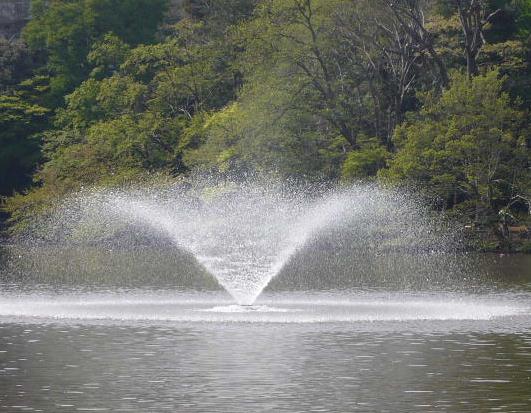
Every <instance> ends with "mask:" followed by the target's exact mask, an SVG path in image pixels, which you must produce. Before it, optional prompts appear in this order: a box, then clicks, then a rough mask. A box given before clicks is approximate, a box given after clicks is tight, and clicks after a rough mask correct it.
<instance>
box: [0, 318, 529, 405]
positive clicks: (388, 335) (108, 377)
mask: <svg viewBox="0 0 531 413" xmlns="http://www.w3.org/2000/svg"><path fill="white" fill-rule="evenodd" d="M410 327H411V328H408V327H406V328H403V329H402V331H394V332H393V331H389V332H385V331H378V329H376V330H375V331H356V330H355V329H352V330H351V329H349V326H348V325H341V326H337V325H335V326H334V325H327V324H324V325H323V324H317V325H316V324H311V325H307V324H303V325H296V326H293V325H290V326H287V325H275V324H208V325H197V324H196V325H193V324H192V325H188V326H186V325H183V326H158V327H153V326H150V325H148V324H146V325H137V326H118V325H115V326H105V325H92V326H87V325H79V324H78V325H75V324H73V325H53V324H50V325H45V324H36V325H20V324H3V325H2V326H1V328H0V332H1V333H0V348H1V349H2V350H0V351H1V353H0V407H1V410H2V411H8V412H9V411H24V410H25V411H31V409H35V410H37V409H40V410H42V411H49V412H57V411H66V412H71V411H83V410H100V411H132V412H138V411H153V412H159V411H186V412H206V411H209V412H214V411H219V412H251V411H253V412H258V411H270V412H279V411H280V412H282V411H283V412H297V411H299V412H308V411H315V412H317V411H322V412H323V411H324V412H330V411H334V412H345V411H388V412H396V411H408V412H411V411H419V412H425V411H460V412H463V411H469V412H478V411H489V410H492V411H495V410H497V411H518V412H529V411H530V409H531V393H530V391H529V389H530V388H531V379H530V377H531V332H530V331H526V332H512V333H509V334H507V333H496V332H488V331H483V332H466V331H458V330H459V328H460V326H459V325H454V327H455V328H456V329H457V331H455V332H452V331H445V332H437V331H435V332H430V331H429V328H428V329H427V330H426V331H419V329H418V326H417V327H415V326H413V325H412V326H410ZM461 327H462V326H461ZM450 330H451V328H450ZM17 406H18V407H17Z"/></svg>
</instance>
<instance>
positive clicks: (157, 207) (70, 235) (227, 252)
mask: <svg viewBox="0 0 531 413" xmlns="http://www.w3.org/2000/svg"><path fill="white" fill-rule="evenodd" d="M419 205H420V204H419V202H418V200H417V199H416V198H415V197H414V196H412V195H411V194H406V193H399V192H398V191H396V190H389V189H387V190H385V189H382V188H379V187H377V186H375V185H357V186H350V187H345V188H340V189H333V188H327V187H324V186H316V185H313V186H311V185H295V184H290V185H287V184H279V183H270V182H269V183H267V184H265V183H263V182H262V183H256V182H246V183H234V182H229V183H226V182H225V183H223V184H219V183H212V182H211V181H206V182H205V181H200V182H196V183H195V185H193V186H192V187H190V186H188V185H186V186H184V185H169V186H164V187H158V188H150V189H146V188H140V189H129V190H99V191H97V190H92V191H83V192H80V193H78V194H76V195H74V196H72V197H70V198H69V199H67V200H65V201H64V202H63V203H62V204H61V205H60V206H58V208H57V209H56V210H55V211H54V213H53V214H52V215H51V216H49V217H48V219H46V220H41V221H39V222H38V223H37V225H36V226H35V227H33V228H32V229H31V231H29V234H31V235H30V237H29V239H30V240H35V239H38V240H39V241H40V242H41V243H42V242H43V241H44V242H45V243H55V244H57V243H62V244H72V243H85V244H86V243H98V242H103V241H104V240H106V241H107V242H108V241H109V240H111V242H112V240H113V237H115V236H116V234H117V233H119V232H120V233H124V232H129V233H137V234H138V233H140V234H148V233H149V234H152V235H153V234H154V235H155V236H164V237H167V238H169V239H170V240H171V242H172V243H173V244H174V245H175V247H176V248H178V249H181V250H183V251H187V252H189V253H191V254H192V255H193V256H194V258H195V259H196V260H197V262H198V263H199V264H200V265H202V266H203V267H204V269H206V271H208V272H209V273H210V274H211V275H213V276H214V277H215V278H216V280H217V282H218V283H219V284H220V285H221V286H222V287H223V288H224V289H225V290H226V291H227V292H228V293H229V294H230V295H231V296H232V297H233V298H234V300H235V301H236V302H237V303H238V304H240V305H252V304H253V303H254V302H255V301H256V299H257V298H258V296H259V295H260V294H261V292H262V291H263V290H264V288H266V286H267V285H268V284H269V283H270V281H271V280H272V279H273V278H274V277H275V276H276V275H277V274H278V273H279V272H280V271H281V270H282V269H283V268H284V266H285V265H286V263H288V262H289V261H290V260H291V259H292V258H293V257H294V256H295V255H296V254H297V253H298V252H300V251H301V250H303V249H304V248H305V246H307V245H308V244H310V243H311V242H312V241H315V240H316V239H319V237H322V236H323V235H325V234H327V233H328V234H330V233H331V232H334V231H335V233H334V242H335V243H336V244H338V245H339V244H342V243H343V244H344V243H347V244H348V243H350V244H357V248H358V251H357V254H362V253H363V252H367V251H372V253H378V252H379V253H382V252H383V251H385V250H400V251H402V252H404V251H409V252H413V251H414V252H415V253H416V254H423V253H426V252H430V253H432V254H433V253H435V252H438V253H441V252H442V253H448V252H449V250H450V248H453V245H451V243H452V242H453V241H454V238H453V236H452V233H451V232H450V231H449V230H448V228H444V227H443V226H441V225H442V222H441V221H440V220H433V219H432V218H430V217H429V214H428V213H427V211H426V210H425V209H424V210H422V208H421V207H420V206H419ZM27 240H28V237H26V241H27ZM338 245H336V246H332V252H333V250H334V249H337V246H338Z"/></svg>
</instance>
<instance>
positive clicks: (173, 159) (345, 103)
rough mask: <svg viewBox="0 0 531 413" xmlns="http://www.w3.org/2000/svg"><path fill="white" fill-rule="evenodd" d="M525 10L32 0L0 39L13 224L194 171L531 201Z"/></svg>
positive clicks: (437, 3) (375, 0) (345, 1)
mask: <svg viewBox="0 0 531 413" xmlns="http://www.w3.org/2000/svg"><path fill="white" fill-rule="evenodd" d="M530 10H531V2H530V0H488V1H487V0H433V1H424V0H407V1H393V0H260V1H258V0H193V1H192V0H185V1H182V2H180V1H173V0H124V1H114V0H33V1H32V16H33V20H32V21H31V22H30V23H29V24H28V26H27V27H26V29H25V31H24V35H23V39H24V41H25V42H26V43H25V42H24V41H22V42H21V41H6V40H0V89H1V90H2V93H3V95H2V97H1V98H0V99H1V100H0V102H1V103H0V110H1V112H0V122H1V126H2V130H1V131H0V142H2V147H1V149H2V152H0V160H3V161H2V162H3V163H2V165H1V166H0V168H4V165H5V168H6V169H5V171H8V172H7V175H6V173H4V175H3V176H5V177H6V178H5V179H4V181H2V182H3V183H2V185H3V188H4V189H2V191H3V193H4V194H11V193H12V192H13V191H24V189H25V188H26V187H27V186H28V185H29V184H30V183H31V174H32V173H33V172H34V174H33V181H34V187H33V188H32V189H31V190H30V191H29V192H28V193H25V192H23V193H22V194H18V195H16V196H14V197H12V198H10V199H9V200H8V201H7V204H6V208H7V210H8V211H9V212H10V213H11V216H12V219H13V220H14V221H17V220H24V219H25V218H27V217H29V216H31V213H32V212H31V211H35V210H39V209H40V208H44V207H45V206H46V205H47V203H48V202H49V201H50V200H53V199H56V198H58V197H60V196H62V195H64V194H65V193H67V192H69V191H72V190H76V189H78V188H79V187H80V186H83V185H89V186H92V185H95V186H98V185H104V186H107V185H119V184H122V183H124V182H129V181H132V180H138V179H145V178H146V176H176V175H182V174H187V173H189V172H190V171H193V170H200V171H205V172H216V173H221V174H224V173H226V174H234V173H246V172H252V173H255V172H261V173H265V174H277V175H278V176H280V177H289V176H300V175H304V176H305V177H306V178H310V179H322V178H325V179H332V180H336V179H337V180H339V179H341V180H343V181H350V180H359V179H384V180H386V181H388V182H393V183H400V184H401V183H403V182H414V183H415V185H418V186H420V187H423V188H424V189H425V190H427V191H428V192H431V193H432V195H433V196H435V197H436V198H437V199H439V206H440V207H441V209H445V210H448V209H449V208H452V211H453V213H455V214H456V215H459V216H465V217H471V218H474V219H476V220H477V221H478V222H487V221H489V220H490V221H493V220H496V219H498V218H500V217H505V218H503V222H505V223H507V222H509V221H508V218H507V217H509V216H513V215H511V214H513V212H518V211H527V209H528V206H526V205H528V203H529V199H531V194H530V193H529V190H530V187H531V185H530V183H529V182H530V181H529V179H530V178H529V175H528V173H527V171H528V169H526V168H527V167H528V162H529V160H528V152H529V138H528V136H529V125H528V121H527V118H526V115H527V112H526V110H528V109H529V107H531V80H530V79H531V75H530V73H529V70H530V68H529V55H530V53H531V52H530V51H531V49H530V45H531V43H530V37H529V30H530V27H531V26H530V21H531V20H530V18H529V16H530V15H531V14H530ZM166 12H167V13H166ZM165 13H166V14H165ZM44 108H48V109H44ZM13 159H15V161H13ZM6 162H7V163H6ZM10 162H11V163H10ZM13 162H14V163H13ZM0 172H2V170H0ZM525 200H527V201H525ZM526 202H527V204H526ZM498 212H500V213H501V215H497V214H498ZM496 217H498V218H496ZM500 219H501V218H500ZM504 225H505V224H504Z"/></svg>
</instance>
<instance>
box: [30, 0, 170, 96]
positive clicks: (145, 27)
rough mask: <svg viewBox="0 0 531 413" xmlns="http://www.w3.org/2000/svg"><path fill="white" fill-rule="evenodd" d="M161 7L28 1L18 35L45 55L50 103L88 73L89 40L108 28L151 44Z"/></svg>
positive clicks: (137, 0) (131, 1)
mask: <svg viewBox="0 0 531 413" xmlns="http://www.w3.org/2000/svg"><path fill="white" fill-rule="evenodd" d="M166 8H167V0H123V1H113V0H74V1H63V0H54V1H50V2H44V1H42V0H37V1H35V0H34V2H33V8H32V14H33V19H32V20H31V21H30V22H29V23H28V25H27V26H26V27H25V29H24V31H23V38H24V39H25V40H26V41H27V43H28V45H29V47H30V48H31V49H32V50H33V51H35V52H40V53H41V54H43V55H45V56H46V58H47V63H46V70H47V71H48V72H49V74H50V75H51V77H52V80H51V91H50V92H51V95H52V97H53V99H54V104H55V105H57V106H60V105H62V103H63V102H62V97H63V96H64V95H65V94H67V93H69V92H71V91H72V90H73V89H74V88H75V87H76V86H77V85H79V84H80V83H81V82H82V81H83V80H84V79H85V78H86V77H87V76H88V74H89V73H90V71H91V67H90V65H89V64H88V62H87V56H88V54H89V52H90V51H91V49H92V47H93V45H94V43H96V42H98V41H101V40H102V39H103V37H104V36H105V35H106V34H108V33H110V32H112V33H114V34H115V35H116V36H117V37H118V38H119V39H121V41H123V42H124V43H126V44H128V45H131V46H136V45H138V44H141V43H150V42H153V41H154V40H155V33H156V31H157V27H158V25H159V24H160V23H161V22H162V19H163V16H164V12H165V10H166Z"/></svg>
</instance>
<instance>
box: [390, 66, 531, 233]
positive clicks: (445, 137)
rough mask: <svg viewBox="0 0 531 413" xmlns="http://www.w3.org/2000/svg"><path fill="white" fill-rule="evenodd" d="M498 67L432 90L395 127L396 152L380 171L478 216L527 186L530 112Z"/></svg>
mask: <svg viewBox="0 0 531 413" xmlns="http://www.w3.org/2000/svg"><path fill="white" fill-rule="evenodd" d="M504 81H505V79H504V78H500V77H499V74H498V72H497V71H491V72H488V73H486V74H485V75H481V76H477V77H474V78H473V79H472V80H471V81H470V80H468V78H467V76H465V75H463V74H457V73H456V74H454V75H453V78H452V84H451V87H450V88H449V89H448V90H446V91H444V93H443V94H442V95H441V96H434V95H433V94H429V95H427V96H425V102H424V105H423V106H422V109H421V110H420V111H419V112H418V113H412V114H411V116H410V117H409V118H408V120H407V121H406V122H404V123H403V124H402V125H400V126H399V127H398V128H397V129H396V131H395V138H394V139H395V142H396V145H397V147H398V148H399V151H398V153H397V155H396V156H395V157H394V158H393V159H392V160H391V161H390V163H389V169H388V170H383V171H381V175H382V176H384V177H386V178H388V179H391V180H393V181H402V180H411V181H414V182H419V183H421V184H422V185H423V186H424V187H425V188H428V189H429V190H430V191H431V192H432V194H433V195H436V196H437V197H439V199H441V201H442V202H443V206H444V207H448V206H456V205H457V204H459V205H458V206H459V207H460V208H462V209H463V210H464V212H466V213H467V214H469V215H471V216H472V217H474V218H475V220H476V221H477V222H483V223H484V220H485V219H486V218H487V217H488V215H489V214H490V215H492V214H495V213H496V211H498V210H499V209H500V208H501V207H503V206H505V205H508V204H511V201H513V200H514V199H515V197H520V196H524V197H525V196H527V194H526V193H525V192H526V191H528V190H529V187H528V185H529V172H528V166H529V150H528V142H526V139H528V135H527V133H528V132H529V131H528V130H527V129H526V126H527V125H526V113H525V112H523V111H520V110H518V109H517V108H515V107H514V106H513V105H512V104H511V101H510V98H509V96H508V94H507V93H505V92H503V83H504Z"/></svg>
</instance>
